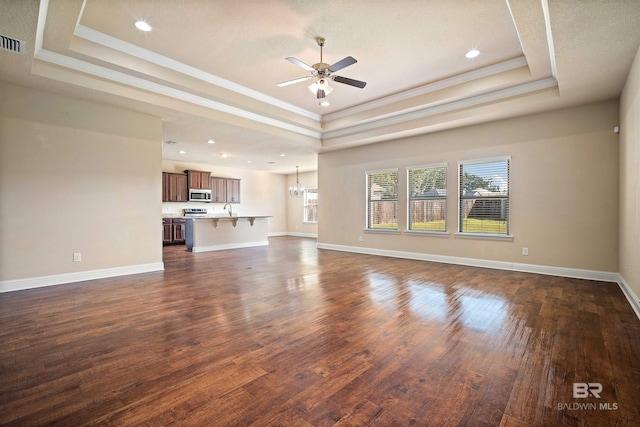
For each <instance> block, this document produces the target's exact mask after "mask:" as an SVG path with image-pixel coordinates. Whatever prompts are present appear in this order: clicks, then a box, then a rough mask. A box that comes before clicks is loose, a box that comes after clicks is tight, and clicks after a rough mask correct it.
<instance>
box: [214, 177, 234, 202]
mask: <svg viewBox="0 0 640 427" xmlns="http://www.w3.org/2000/svg"><path fill="white" fill-rule="evenodd" d="M211 201H212V202H217V203H240V180H239V179H236V178H219V177H215V176H214V177H212V178H211Z"/></svg>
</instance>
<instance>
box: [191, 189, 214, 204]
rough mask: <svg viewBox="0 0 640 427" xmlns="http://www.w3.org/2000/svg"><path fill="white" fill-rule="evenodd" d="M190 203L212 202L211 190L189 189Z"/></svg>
mask: <svg viewBox="0 0 640 427" xmlns="http://www.w3.org/2000/svg"><path fill="white" fill-rule="evenodd" d="M189 201H190V202H211V190H202V189H195V188H190V189H189Z"/></svg>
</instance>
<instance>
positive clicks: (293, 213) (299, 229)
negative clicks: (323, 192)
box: [286, 171, 320, 237]
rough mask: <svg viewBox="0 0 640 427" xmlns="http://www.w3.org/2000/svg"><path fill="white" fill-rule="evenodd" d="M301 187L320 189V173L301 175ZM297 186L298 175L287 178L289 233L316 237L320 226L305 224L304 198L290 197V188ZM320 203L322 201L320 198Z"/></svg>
mask: <svg viewBox="0 0 640 427" xmlns="http://www.w3.org/2000/svg"><path fill="white" fill-rule="evenodd" d="M299 180H300V186H301V187H304V188H318V172H316V171H312V172H304V173H300V174H299ZM295 185H296V174H295V173H294V174H291V175H288V176H287V190H286V192H287V232H288V233H290V234H292V235H299V236H308V237H316V236H317V235H318V224H317V223H315V224H314V223H308V222H304V197H290V196H289V188H290V187H293V186H295ZM318 201H319V202H320V199H319V198H318Z"/></svg>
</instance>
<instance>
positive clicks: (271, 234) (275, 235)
mask: <svg viewBox="0 0 640 427" xmlns="http://www.w3.org/2000/svg"><path fill="white" fill-rule="evenodd" d="M288 235H289V233H287V232H286V231H276V232H274V233H269V235H268V236H269V237H282V236H288Z"/></svg>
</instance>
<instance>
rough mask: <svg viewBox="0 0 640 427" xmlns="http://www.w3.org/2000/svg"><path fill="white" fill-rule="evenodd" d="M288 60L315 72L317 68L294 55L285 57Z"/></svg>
mask: <svg viewBox="0 0 640 427" xmlns="http://www.w3.org/2000/svg"><path fill="white" fill-rule="evenodd" d="M285 59H286V60H287V61H289V62H291V63H292V64H295V65H297V66H298V67H300V68H303V69H305V70H307V71H311V72H314V71H315V70H314V69H313V67H311V66H310V65H307V64H305V63H304V62H302V61H300V60H299V59H297V58H294V57H293V56H289V57H287V58H285Z"/></svg>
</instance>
